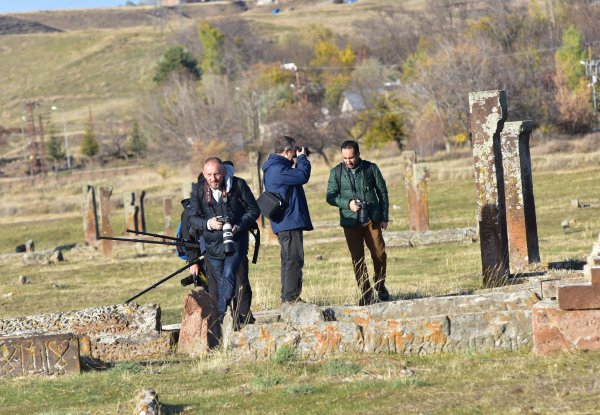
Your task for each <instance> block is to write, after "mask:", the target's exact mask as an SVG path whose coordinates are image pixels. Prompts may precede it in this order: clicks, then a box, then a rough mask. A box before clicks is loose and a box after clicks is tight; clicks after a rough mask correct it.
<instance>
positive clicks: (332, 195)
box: [327, 160, 390, 228]
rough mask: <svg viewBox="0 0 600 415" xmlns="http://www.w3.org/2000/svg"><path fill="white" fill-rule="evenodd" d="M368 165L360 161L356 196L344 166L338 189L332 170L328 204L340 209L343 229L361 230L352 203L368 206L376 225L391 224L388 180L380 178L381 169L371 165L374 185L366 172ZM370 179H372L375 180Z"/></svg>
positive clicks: (357, 170) (348, 173)
mask: <svg viewBox="0 0 600 415" xmlns="http://www.w3.org/2000/svg"><path fill="white" fill-rule="evenodd" d="M367 163H369V162H368V161H366V160H361V161H360V164H359V165H358V167H357V168H356V173H355V174H356V176H355V177H356V180H355V189H356V194H354V192H353V190H352V184H351V181H350V180H351V178H350V176H349V175H350V174H354V173H352V172H350V171H349V170H348V169H346V167H345V166H344V164H343V163H341V166H342V175H341V178H340V184H339V185H338V177H337V176H338V175H337V174H336V168H335V167H334V168H333V169H331V172H330V173H329V181H328V182H327V203H329V204H330V205H331V206H337V207H338V208H340V225H341V226H343V227H345V228H352V227H355V226H358V213H355V212H352V211H351V210H350V208H349V207H348V205H349V204H350V201H351V200H353V199H359V200H361V201H367V202H369V206H370V209H369V217H370V218H371V220H372V221H373V222H388V212H389V206H390V204H389V200H388V192H387V187H386V185H385V180H384V179H383V176H382V175H381V171H380V170H379V167H377V165H376V164H375V163H370V165H371V169H372V172H373V176H374V178H375V183H374V185H373V184H372V183H371V181H372V180H371V179H369V178H368V177H367V176H368V174H367V173H366V172H365V167H366V166H367V165H368V164H367ZM373 176H371V177H373Z"/></svg>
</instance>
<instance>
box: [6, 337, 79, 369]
mask: <svg viewBox="0 0 600 415" xmlns="http://www.w3.org/2000/svg"><path fill="white" fill-rule="evenodd" d="M79 371H80V365H79V341H78V338H77V336H75V335H73V334H54V335H37V336H27V337H0V378H11V377H17V376H27V375H62V374H65V373H79Z"/></svg>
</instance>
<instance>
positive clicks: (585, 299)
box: [558, 284, 600, 310]
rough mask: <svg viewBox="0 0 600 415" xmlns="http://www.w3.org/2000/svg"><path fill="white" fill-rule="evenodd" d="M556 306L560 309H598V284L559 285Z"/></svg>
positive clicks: (599, 305)
mask: <svg viewBox="0 0 600 415" xmlns="http://www.w3.org/2000/svg"><path fill="white" fill-rule="evenodd" d="M558 306H559V307H560V308H561V309H562V310H593V309H600V285H591V284H578V285H565V286H562V287H559V288H558Z"/></svg>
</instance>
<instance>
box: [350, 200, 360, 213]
mask: <svg viewBox="0 0 600 415" xmlns="http://www.w3.org/2000/svg"><path fill="white" fill-rule="evenodd" d="M348 207H349V208H350V210H351V211H352V212H358V211H359V210H360V207H359V206H358V203H356V200H351V201H350V204H349V205H348Z"/></svg>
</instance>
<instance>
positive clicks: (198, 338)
mask: <svg viewBox="0 0 600 415" xmlns="http://www.w3.org/2000/svg"><path fill="white" fill-rule="evenodd" d="M218 316H219V313H218V311H217V305H216V304H215V301H214V299H213V298H212V297H211V296H210V295H209V294H208V293H207V292H206V291H205V290H203V289H202V288H201V287H198V288H195V289H194V291H192V292H191V293H190V294H188V295H187V296H186V298H185V302H184V306H183V319H182V321H181V329H180V331H179V342H178V344H177V353H184V354H188V355H190V356H199V355H205V354H206V353H208V351H209V350H210V349H211V348H212V347H215V346H216V345H217V344H218V337H219V333H220V330H219V321H218Z"/></svg>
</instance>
